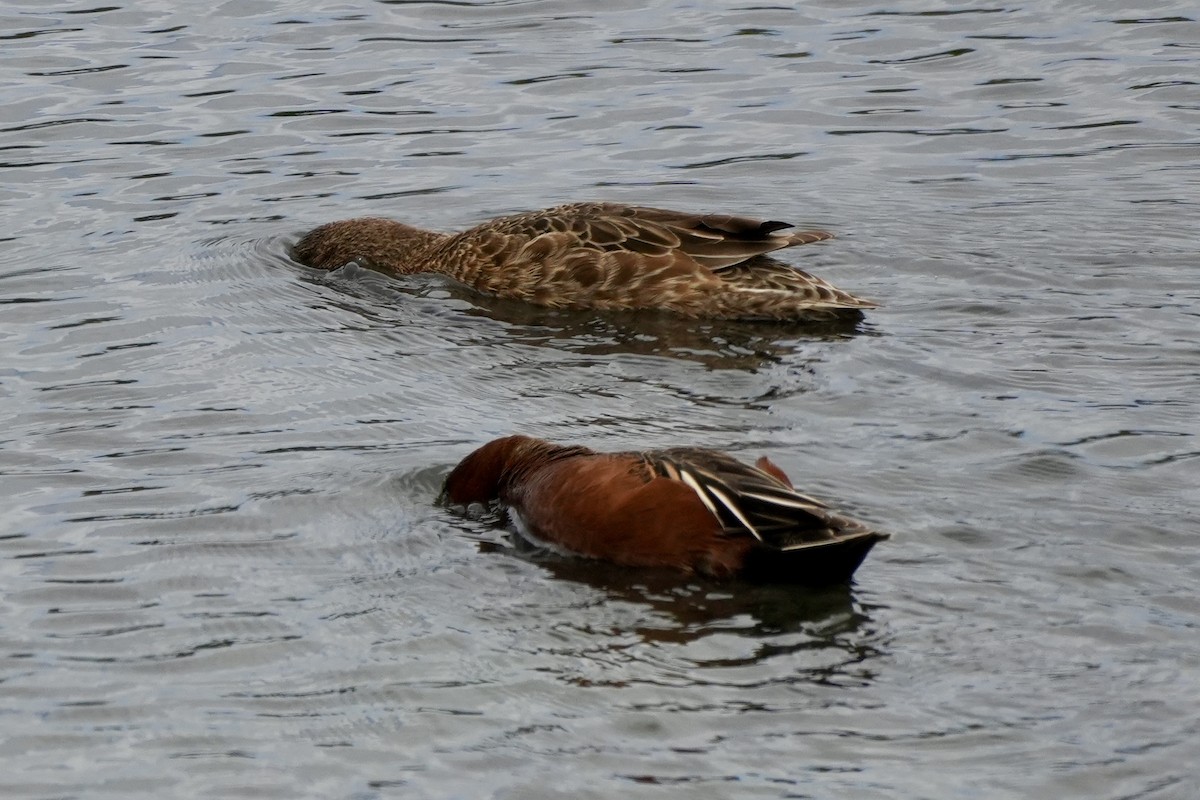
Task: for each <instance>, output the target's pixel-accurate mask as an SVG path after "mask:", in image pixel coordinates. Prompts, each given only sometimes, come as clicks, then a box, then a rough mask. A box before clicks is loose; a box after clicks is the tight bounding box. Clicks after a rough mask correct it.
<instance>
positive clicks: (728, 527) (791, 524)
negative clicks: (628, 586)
mask: <svg viewBox="0 0 1200 800" xmlns="http://www.w3.org/2000/svg"><path fill="white" fill-rule="evenodd" d="M442 500H443V501H444V502H448V503H450V504H453V505H464V506H465V505H470V504H473V503H483V504H491V503H493V502H497V501H498V502H499V503H500V504H501V505H502V506H504V507H507V508H508V509H509V511H510V512H511V515H512V517H513V521H514V523H515V524H516V525H517V528H518V530H520V531H521V532H522V533H525V534H527V535H529V536H530V537H532V538H534V539H535V540H540V541H541V542H543V543H547V544H550V545H554V546H557V547H558V548H561V549H563V550H566V551H569V552H571V553H575V554H577V555H581V556H587V557H589V558H596V559H602V560H605V561H611V562H615V563H617V564H623V565H627V566H637V567H670V568H674V569H678V570H681V571H683V572H685V573H699V574H703V575H708V576H711V577H716V578H726V577H731V576H741V577H746V578H750V579H759V580H771V581H788V582H795V583H802V584H808V585H828V584H837V583H845V582H846V581H848V580H850V577H851V576H852V575H853V574H854V571H855V570H856V569H858V566H859V564H861V563H862V561H863V559H864V558H866V556H867V553H868V552H869V551H870V550H871V548H872V547H873V546H874V545H875V543H876V542H878V541H880V540H882V539H886V538H888V536H887V534H884V533H878V532H876V531H873V530H871V529H870V528H868V527H867V526H866V525H864V524H862V523H860V522H857V521H855V520H852V519H849V518H847V517H843V516H841V515H839V514H835V513H834V512H833V511H831V510H830V509H829V507H828V506H826V505H825V504H824V503H822V502H821V501H819V500H816V499H814V498H812V497H808V496H807V495H803V494H800V493H799V492H797V491H796V490H795V489H793V488H792V484H791V481H789V480H788V477H787V475H785V474H784V472H783V470H781V469H779V467H777V466H775V465H774V464H773V463H771V462H770V461H769V460H768V459H767V458H766V457H765V456H764V457H763V458H760V459H759V460H758V462H757V466H753V467H752V466H750V465H748V464H744V463H742V462H741V461H738V460H737V459H735V458H733V457H732V456H729V455H727V454H725V453H720V452H717V451H715V450H704V449H700V448H690V447H681V448H674V449H669V450H655V451H648V452H644V453H632V452H630V453H597V452H596V451H594V450H589V449H588V448H586V447H564V446H561V445H556V444H552V443H550V442H547V441H544V440H542V439H534V438H530V437H528V436H509V437H506V438H503V439H497V440H495V441H493V442H490V443H488V444H486V445H484V446H483V447H481V448H479V449H478V450H476V451H475V452H473V453H471V454H470V455H468V456H467V457H466V458H464V459H463V460H462V461H461V462H460V463H459V464H458V466H457V467H455V468H454V470H453V471H452V472H451V473H450V475H449V477H448V478H446V483H445V486H444V488H443V491H442Z"/></svg>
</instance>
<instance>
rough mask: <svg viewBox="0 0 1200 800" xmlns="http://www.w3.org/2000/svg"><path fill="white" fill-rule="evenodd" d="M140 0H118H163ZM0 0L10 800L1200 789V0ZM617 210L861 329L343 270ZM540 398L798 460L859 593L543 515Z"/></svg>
mask: <svg viewBox="0 0 1200 800" xmlns="http://www.w3.org/2000/svg"><path fill="white" fill-rule="evenodd" d="M119 1H120V0H119ZM796 5H797V8H791V7H788V6H787V5H786V4H781V5H775V6H770V5H750V4H740V3H719V2H711V3H710V2H700V3H696V2H691V3H689V2H683V1H682V0H678V1H677V2H667V3H649V2H644V1H643V2H634V1H633V0H623V1H619V2H611V3H610V2H606V3H604V4H600V3H582V2H564V1H563V0H496V1H494V2H484V1H482V0H481V1H480V2H467V1H464V2H378V3H345V2H339V3H327V2H319V1H318V2H316V3H313V2H307V3H299V2H289V1H287V0H279V1H278V2H261V1H259V2H255V1H254V0H240V1H232V0H231V1H230V2H223V3H215V4H189V3H166V2H161V0H157V1H156V0H131V2H122V3H121V4H120V5H115V4H103V5H99V4H91V5H89V4H83V5H78V4H74V5H72V4H60V3H55V2H33V0H24V1H21V0H5V1H4V2H0V91H2V97H3V103H2V104H0V221H2V224H3V229H2V230H0V240H2V241H3V245H2V248H3V249H2V252H3V259H2V260H0V358H2V361H0V420H2V423H0V476H2V477H0V486H2V496H3V498H4V504H3V508H2V511H0V591H2V596H0V764H2V765H3V769H2V770H0V796H3V797H5V798H14V799H16V800H26V799H27V798H47V799H48V798H84V797H86V798H103V797H120V798H142V797H145V798H166V797H179V798H194V797H242V796H253V797H256V798H257V797H278V798H302V797H304V798H307V797H311V798H356V800H359V799H367V798H384V797H405V798H408V797H429V798H484V797H495V798H543V797H547V798H549V797H572V798H616V797H622V798H624V797H636V798H641V797H647V798H654V797H682V796H687V797H697V798H724V797H731V798H733V797H737V798H742V797H764V798H766V797H805V798H854V800H871V799H872V798H905V799H906V800H911V799H912V798H938V799H940V798H989V800H990V799H991V798H1010V797H1011V798H1030V797H1042V798H1044V797H1054V798H1089V799H1092V798H1114V799H1115V798H1155V799H1156V800H1159V799H1161V800H1166V799H1167V798H1179V799H1181V800H1190V798H1195V797H1197V796H1200V766H1198V765H1200V743H1198V742H1200V630H1198V628H1200V599H1197V593H1196V588H1197V584H1198V577H1200V559H1198V553H1200V546H1198V544H1197V530H1198V522H1200V520H1198V515H1197V511H1196V509H1197V506H1198V501H1200V459H1198V456H1200V447H1198V443H1197V432H1198V427H1200V426H1198V425H1197V419H1198V418H1200V400H1198V399H1197V395H1198V394H1200V392H1198V391H1197V389H1198V388H1200V380H1198V373H1200V343H1198V342H1200V335H1198V330H1197V329H1198V325H1200V281H1198V279H1197V267H1198V265H1197V249H1198V248H1197V242H1198V239H1200V234H1198V233H1197V231H1200V213H1197V212H1198V208H1197V206H1198V205H1200V22H1197V18H1198V17H1200V15H1198V14H1197V13H1196V11H1197V9H1196V7H1195V4H1194V3H1188V2H1170V1H1169V0H1163V1H1162V2H1138V3H1124V2H1122V3H1118V2H1079V1H1078V0H1048V2H1041V3H1033V2H1024V3H1020V4H1016V5H1013V4H1008V5H997V4H987V3H971V2H962V3H961V4H960V5H954V4H950V3H945V2H940V1H939V0H921V1H920V2H911V3H900V2H895V1H893V3H892V4H891V5H876V4H870V3H863V2H857V1H856V0H855V1H852V2H842V1H841V0H838V1H837V2H835V1H834V0H824V1H823V2H814V3H804V4H796ZM587 199H607V200H617V201H628V202H636V203H641V204H647V205H660V206H665V207H668V208H670V207H675V208H683V209H691V210H708V211H729V212H740V213H746V214H757V215H762V216H764V217H767V218H783V219H787V220H791V221H794V222H796V223H798V224H801V225H810V226H820V227H825V228H828V229H830V230H832V231H834V232H835V233H836V234H837V236H838V238H837V239H835V240H834V241H832V242H827V243H823V244H820V245H813V246H811V247H806V248H801V249H800V250H796V251H790V252H789V254H788V258H789V259H791V260H792V262H793V263H796V264H797V265H800V266H803V267H804V268H806V269H810V270H812V271H814V272H816V273H817V274H819V275H821V276H823V277H825V278H827V279H829V280H831V281H833V282H835V283H836V284H838V285H839V286H842V287H843V288H845V289H847V290H850V291H852V292H855V293H856V294H860V295H862V296H865V297H870V298H874V299H877V300H879V301H881V302H882V303H883V307H882V308H881V309H879V310H878V311H873V312H871V313H870V314H869V315H868V317H867V319H866V320H865V322H864V323H863V324H862V325H860V326H859V327H858V328H857V329H856V330H851V331H827V330H826V331H823V330H814V329H804V328H795V327H789V326H779V325H752V324H731V323H704V322H689V321H683V320H679V319H674V318H664V317H656V316H653V315H643V316H637V315H627V316H622V315H612V316H598V315H592V314H586V313H574V314H567V313H549V312H546V311H542V310H538V309H530V308H525V307H522V306H519V305H513V304H506V303H498V302H492V301H486V300H483V299H480V298H477V297H475V296H473V295H471V294H470V293H468V292H465V291H462V290H461V289H457V288H455V287H452V286H448V285H447V284H445V283H444V282H442V281H440V280H438V279H435V278H430V277H416V278H412V279H406V280H395V279H389V278H386V277H384V276H381V275H378V274H375V273H371V272H367V271H364V270H361V269H357V268H346V269H343V270H339V271H338V272H335V273H332V274H323V273H319V272H315V271H312V270H309V269H306V268H304V267H301V266H300V265H298V264H295V263H293V262H292V261H291V260H290V259H289V258H288V252H289V250H288V248H289V245H290V244H291V243H292V242H293V241H295V237H296V236H297V235H298V234H299V233H300V232H302V231H304V230H306V229H308V228H310V227H312V226H314V225H316V224H318V223H320V222H323V221H327V220H330V219H335V218H341V217H347V216H354V215H361V214H376V215H386V216H394V217H397V218H400V219H404V220H406V221H408V222H410V223H414V224H420V225H425V226H429V227H433V228H438V229H456V228H462V227H465V226H468V225H470V224H474V223H477V222H479V221H482V220H484V219H487V218H489V217H492V216H495V215H498V214H503V213H508V212H513V211H518V210H523V209H529V208H538V207H543V206H548V205H553V204H556V203H560V202H567V201H573V200H587ZM517 431H521V432H525V433H529V434H534V435H539V436H544V437H547V438H551V439H554V440H558V441H562V442H570V443H580V444H587V445H591V446H595V447H602V448H641V447H649V446H666V445H681V444H691V445H704V446H714V447H721V448H726V449H729V450H732V451H734V452H736V453H738V454H740V455H743V456H746V457H757V456H758V455H760V454H766V455H768V456H770V457H771V458H772V459H773V460H775V461H776V462H777V463H779V464H780V465H781V466H783V467H784V468H785V469H786V470H787V471H789V472H790V473H792V476H793V478H794V479H795V480H796V482H797V484H798V485H800V486H801V487H802V488H803V489H805V490H806V491H809V492H811V493H814V494H817V495H819V496H821V497H823V498H825V499H827V500H829V501H830V502H832V503H833V504H835V505H836V506H838V507H839V508H841V509H843V510H845V511H846V512H848V513H852V514H854V515H856V516H859V517H861V518H863V519H865V520H868V521H870V522H871V523H873V524H875V525H877V526H879V527H880V528H882V529H884V530H888V531H890V532H892V533H893V534H894V538H893V539H892V540H891V541H890V542H887V543H885V544H883V545H881V546H880V547H878V548H877V549H876V550H875V552H874V553H872V555H871V556H870V558H869V559H868V560H867V562H866V564H865V565H864V566H863V568H862V569H861V570H860V571H859V573H858V576H857V580H856V582H855V584H854V585H853V586H852V587H849V588H846V589H841V590H836V591H829V592H805V591H803V590H798V589H794V588H789V587H777V586H747V585H740V584H715V583H706V582H700V581H691V582H689V581H682V582H680V581H678V580H672V579H671V577H670V576H662V575H659V574H657V573H639V572H636V571H633V572H630V571H622V570H617V569H613V568H607V567H603V566H599V565H592V564H586V563H580V562H576V561H570V560H563V559H552V558H546V557H542V556H539V555H538V554H536V553H527V552H524V551H523V550H522V549H521V548H518V547H517V546H516V543H514V542H513V541H512V540H511V539H510V538H509V536H508V534H506V532H504V531H503V530H496V529H493V528H489V527H487V526H485V525H483V524H481V523H475V522H470V521H465V520H461V519H458V518H456V517H453V516H451V515H449V514H447V513H446V512H445V511H443V510H441V509H439V508H437V507H435V506H434V504H433V500H434V498H435V495H436V493H437V490H438V487H439V485H440V482H441V480H442V478H443V477H444V476H445V474H446V472H447V471H448V470H449V468H450V466H451V465H453V464H454V463H455V462H456V461H457V459H459V458H461V457H462V456H463V455H464V454H465V453H467V452H468V451H469V450H470V449H472V448H473V447H475V446H477V445H479V444H480V443H482V442H484V441H486V440H488V439H490V438H493V437H495V436H499V435H504V434H508V433H512V432H517Z"/></svg>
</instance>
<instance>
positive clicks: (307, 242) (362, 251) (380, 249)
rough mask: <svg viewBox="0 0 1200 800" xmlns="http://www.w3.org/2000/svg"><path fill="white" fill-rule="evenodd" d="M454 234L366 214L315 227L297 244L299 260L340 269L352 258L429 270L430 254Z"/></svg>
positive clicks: (392, 268)
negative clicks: (365, 215) (423, 228)
mask: <svg viewBox="0 0 1200 800" xmlns="http://www.w3.org/2000/svg"><path fill="white" fill-rule="evenodd" d="M448 238H450V237H449V236H447V235H446V234H443V233H434V232H433V231H426V230H422V229H420V228H414V227H412V226H411V225H405V224H403V223H401V222H396V221H395V220H392V219H379V218H374V217H363V218H360V219H345V220H341V221H339V222H330V223H328V224H326V225H322V226H320V227H319V228H314V229H313V230H311V231H309V232H308V233H307V234H306V235H305V236H304V238H302V239H301V240H300V241H299V242H298V243H297V244H296V247H295V251H294V253H295V256H296V260H297V261H299V262H300V263H302V264H307V265H308V266H310V267H317V268H319V269H337V268H338V267H341V266H343V265H345V264H348V263H350V262H351V261H357V262H359V263H360V264H362V265H364V266H367V267H372V268H374V269H380V270H385V271H387V272H392V273H395V274H397V275H407V274H410V273H413V272H428V271H429V270H430V267H431V266H432V265H433V264H435V263H436V262H435V261H434V260H433V259H431V258H430V257H429V256H430V254H431V252H432V251H433V249H434V248H436V247H437V246H438V245H439V244H441V243H442V242H444V241H445V240H446V239H448Z"/></svg>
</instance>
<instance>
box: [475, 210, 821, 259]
mask: <svg viewBox="0 0 1200 800" xmlns="http://www.w3.org/2000/svg"><path fill="white" fill-rule="evenodd" d="M790 227H792V226H791V223H787V222H779V221H777V220H759V219H752V218H750V217H739V216H733V215H730V214H693V213H688V212H684V211H671V210H668V209H664V208H650V207H647V206H628V205H623V204H620V203H574V204H571V205H565V206H558V207H556V208H548V209H545V210H543V211H533V212H530V213H527V214H518V215H515V216H511V217H502V218H500V219H496V220H492V221H491V222H485V223H483V224H482V225H480V226H478V227H477V228H474V229H472V230H473V231H477V232H483V231H493V232H496V233H502V234H505V235H508V236H516V237H519V238H527V239H533V238H535V237H538V236H542V235H544V234H548V233H559V234H567V235H568V236H569V237H570V238H571V239H572V241H573V245H574V246H575V247H580V248H585V249H590V250H599V251H602V252H615V251H628V252H633V253H638V254H641V255H645V256H649V257H660V256H671V255H676V256H678V255H684V256H687V257H688V258H690V259H691V260H693V261H694V262H696V263H697V264H700V265H701V266H704V267H707V268H708V269H711V270H722V269H725V268H727V267H731V266H733V265H735V264H740V263H742V262H743V261H746V260H747V259H750V258H753V257H755V256H759V255H762V254H764V253H769V252H771V251H773V250H779V249H781V248H784V247H792V246H795V245H799V244H807V243H809V242H819V241H821V240H823V239H830V238H832V237H833V234H831V233H827V232H825V231H816V230H813V231H795V232H785V231H784V230H783V229H785V228H790Z"/></svg>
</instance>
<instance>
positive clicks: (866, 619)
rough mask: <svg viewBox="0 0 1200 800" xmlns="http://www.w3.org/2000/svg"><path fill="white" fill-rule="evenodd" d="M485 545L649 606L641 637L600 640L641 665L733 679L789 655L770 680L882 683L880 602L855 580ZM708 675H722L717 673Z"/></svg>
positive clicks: (513, 543) (515, 544)
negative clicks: (809, 582) (777, 580)
mask: <svg viewBox="0 0 1200 800" xmlns="http://www.w3.org/2000/svg"><path fill="white" fill-rule="evenodd" d="M479 549H480V551H481V552H483V553H494V554H508V555H509V556H514V557H520V558H523V559H526V560H530V561H533V562H534V563H536V564H538V566H540V567H541V568H543V569H544V570H546V572H547V573H549V575H550V576H551V577H553V578H554V579H557V580H562V581H568V582H572V583H576V584H580V585H582V586H586V587H589V588H591V589H593V590H595V591H597V592H599V593H600V594H601V595H602V596H603V597H604V598H605V604H606V605H608V604H628V605H630V606H633V607H635V608H640V609H641V612H640V613H638V614H637V616H638V617H639V618H640V619H641V622H640V623H638V624H637V625H636V626H635V627H633V628H632V629H631V630H627V631H626V633H628V634H633V635H634V636H635V637H636V639H635V641H634V642H630V641H628V640H623V641H609V642H608V644H604V645H600V644H598V645H597V646H600V647H601V649H602V650H605V651H606V652H607V651H609V650H611V649H613V648H615V649H617V650H620V651H621V652H622V653H624V654H625V657H627V658H632V659H634V660H637V661H641V660H650V661H654V662H656V663H657V662H661V660H662V659H663V658H666V659H667V660H668V661H670V662H671V663H673V664H674V665H675V667H673V668H672V669H680V668H684V667H685V666H690V668H692V669H703V670H705V671H707V670H723V671H722V672H721V673H720V674H721V675H723V676H725V678H723V679H722V680H727V679H729V678H732V677H733V676H734V675H738V674H740V673H739V672H738V668H743V667H755V665H763V664H766V663H767V662H776V661H777V660H779V659H785V661H782V662H780V663H781V664H786V665H788V666H787V672H786V674H782V673H775V672H772V673H769V674H772V675H773V677H771V678H765V675H764V676H763V677H764V678H765V679H766V680H772V681H773V680H782V681H784V682H787V683H790V682H793V681H795V680H797V679H799V680H801V681H803V682H805V683H818V684H825V685H834V686H846V685H857V686H861V685H866V684H869V683H871V682H872V681H873V680H874V678H875V675H876V673H877V671H878V669H877V667H876V663H877V662H878V661H879V660H880V659H881V658H884V657H886V655H887V653H888V649H887V645H886V639H885V635H884V633H883V631H882V630H881V625H880V624H879V623H878V621H877V620H876V619H875V618H874V616H873V615H874V614H875V613H876V612H877V611H878V608H877V607H875V606H872V605H870V604H868V603H866V602H864V601H863V600H861V599H860V598H859V597H858V596H856V594H855V590H854V588H853V586H851V585H839V586H832V587H826V588H821V589H811V588H800V587H796V586H788V585H780V584H756V583H749V582H745V581H721V582H718V581H713V580H706V579H701V578H691V579H689V581H688V582H686V583H683V584H681V583H680V581H679V574H678V573H677V572H674V571H671V570H660V569H630V568H628V567H618V566H614V565H611V564H605V563H602V562H596V561H588V560H585V559H579V558H572V557H569V556H563V555H559V554H556V553H552V552H548V551H546V550H544V549H541V548H538V547H537V546H535V545H533V544H531V543H530V542H528V540H526V539H524V538H523V537H521V536H520V535H518V534H515V533H513V534H511V535H509V536H508V537H505V538H503V539H495V538H493V539H490V540H487V541H484V540H480V541H479ZM723 637H735V639H733V640H729V639H728V638H723ZM621 638H623V637H618V639H621ZM738 641H740V642H742V644H740V645H739V644H736V642H738ZM731 642H732V643H731ZM647 648H648V649H647ZM664 648H665V649H664ZM658 667H660V668H661V667H663V664H662V663H658ZM730 669H732V670H733V672H729V671H728V670H730ZM696 677H697V676H696V675H693V676H692V678H691V679H695V678H696ZM573 680H578V681H584V682H586V683H587V684H588V685H592V686H594V685H597V683H598V682H603V681H598V679H597V677H596V676H594V675H593V676H590V677H588V678H582V677H579V676H576V677H575V678H573ZM706 680H708V681H713V680H717V678H716V673H712V674H709V675H708V678H706ZM734 680H735V681H736V679H734ZM615 682H616V683H622V682H623V679H617V680H616V681H615Z"/></svg>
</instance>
